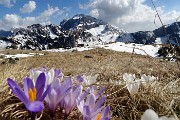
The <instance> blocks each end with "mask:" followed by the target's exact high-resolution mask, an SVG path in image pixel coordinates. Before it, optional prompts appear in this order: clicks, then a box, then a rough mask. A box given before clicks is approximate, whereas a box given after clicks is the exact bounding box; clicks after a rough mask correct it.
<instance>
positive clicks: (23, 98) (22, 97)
mask: <svg viewBox="0 0 180 120" xmlns="http://www.w3.org/2000/svg"><path fill="white" fill-rule="evenodd" d="M14 94H15V95H16V96H17V97H18V98H19V99H20V100H21V101H22V102H23V103H24V104H28V103H29V102H30V101H29V99H28V98H27V96H26V95H25V93H24V92H23V91H22V90H21V89H19V88H15V91H14Z"/></svg>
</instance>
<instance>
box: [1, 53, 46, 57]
mask: <svg viewBox="0 0 180 120" xmlns="http://www.w3.org/2000/svg"><path fill="white" fill-rule="evenodd" d="M1 55H4V54H1ZM35 55H44V54H43V53H29V54H15V55H5V58H24V57H32V56H35Z"/></svg>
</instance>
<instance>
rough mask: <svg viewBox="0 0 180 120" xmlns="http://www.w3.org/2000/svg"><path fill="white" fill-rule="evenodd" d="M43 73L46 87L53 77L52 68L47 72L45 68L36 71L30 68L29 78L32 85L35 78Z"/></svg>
mask: <svg viewBox="0 0 180 120" xmlns="http://www.w3.org/2000/svg"><path fill="white" fill-rule="evenodd" d="M43 72H44V73H45V76H46V86H47V85H49V84H51V83H52V81H53V79H54V77H55V72H54V69H53V68H52V69H50V70H49V71H47V70H46V69H45V68H41V69H38V70H35V69H33V68H32V69H31V70H30V78H31V79H32V80H33V83H34V84H35V83H36V80H37V77H38V76H39V75H40V74H41V73H43Z"/></svg>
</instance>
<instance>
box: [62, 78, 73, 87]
mask: <svg viewBox="0 0 180 120" xmlns="http://www.w3.org/2000/svg"><path fill="white" fill-rule="evenodd" d="M72 84H73V81H72V78H71V77H68V78H67V79H66V80H65V81H64V82H63V83H62V85H61V86H62V87H64V88H69V87H71V86H72Z"/></svg>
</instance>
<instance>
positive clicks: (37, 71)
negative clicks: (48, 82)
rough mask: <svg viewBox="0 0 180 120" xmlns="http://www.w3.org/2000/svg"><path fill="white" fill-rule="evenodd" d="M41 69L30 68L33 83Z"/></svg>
mask: <svg viewBox="0 0 180 120" xmlns="http://www.w3.org/2000/svg"><path fill="white" fill-rule="evenodd" d="M42 72H43V71H40V70H35V69H33V68H32V69H30V78H31V79H32V81H33V83H34V84H35V83H36V80H37V78H38V76H39V74H40V73H42Z"/></svg>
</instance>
